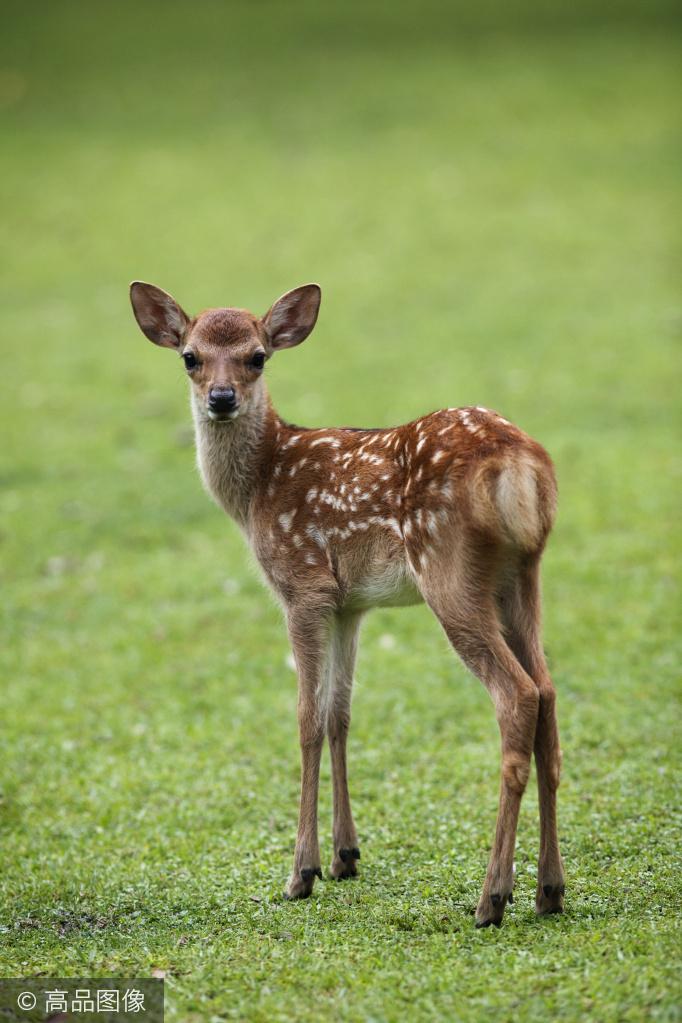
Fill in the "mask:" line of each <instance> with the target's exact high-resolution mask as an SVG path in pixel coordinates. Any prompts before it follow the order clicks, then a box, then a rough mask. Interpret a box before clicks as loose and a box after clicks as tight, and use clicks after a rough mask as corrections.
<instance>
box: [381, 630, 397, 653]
mask: <svg viewBox="0 0 682 1023" xmlns="http://www.w3.org/2000/svg"><path fill="white" fill-rule="evenodd" d="M379 646H380V648H381V649H382V650H395V648H396V646H397V643H396V640H395V636H393V635H391V633H390V632H384V633H383V634H382V635H381V636H379Z"/></svg>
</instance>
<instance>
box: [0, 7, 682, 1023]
mask: <svg viewBox="0 0 682 1023" xmlns="http://www.w3.org/2000/svg"><path fill="white" fill-rule="evenodd" d="M604 6H605V9H604V10H603V11H596V10H595V5H594V4H588V3H587V2H583V3H580V4H578V5H572V6H571V7H569V6H568V5H566V6H565V7H562V8H561V9H560V8H559V7H558V6H555V7H550V6H549V5H543V6H540V5H534V4H532V3H530V0H526V2H524V3H519V4H517V5H516V7H515V12H514V11H512V9H511V8H510V7H508V6H505V7H504V8H501V7H499V8H498V6H497V5H495V4H493V3H491V2H487V3H482V4H476V5H472V7H471V9H469V8H468V7H465V6H464V5H462V4H460V5H457V4H454V5H453V4H447V5H446V4H445V3H443V4H442V5H438V4H436V3H435V2H434V0H425V2H424V3H422V4H420V5H419V14H420V17H419V19H417V18H416V9H415V8H411V9H410V8H408V7H405V8H401V7H395V8H394V7H390V6H388V5H387V6H385V7H379V6H378V5H377V6H371V5H370V6H369V7H368V6H367V5H364V4H363V5H360V4H359V3H358V4H357V5H355V4H351V5H324V4H313V3H312V2H311V3H308V4H297V5H295V6H294V5H291V4H287V5H285V4H281V5H279V4H274V3H269V2H264V3H258V4H250V5H248V4H246V3H244V4H218V3H215V4H214V3H209V2H206V3H202V4H195V5H191V6H190V5H184V4H180V3H166V4H163V5H161V4H156V3H146V4H142V5H139V4H133V3H129V2H122V3H121V2H120V3H117V4H115V5H113V4H112V5H97V6H96V7H93V6H92V5H88V4H85V3H82V4H77V3H65V4H51V5H43V6H35V5H24V4H20V3H19V2H16V3H7V4H5V5H4V8H3V12H4V18H3V36H4V48H3V53H4V56H3V68H2V70H0V118H1V124H2V135H3V154H4V161H3V173H2V180H1V184H0V189H1V192H0V203H1V208H2V219H1V226H0V254H1V256H0V258H1V259H2V261H3V264H4V266H3V272H2V275H1V278H0V279H1V282H2V283H1V284H0V296H1V300H2V310H3V317H2V319H3V348H2V351H3V371H4V372H3V377H4V384H5V393H4V396H3V401H2V405H1V406H0V430H1V435H2V437H3V443H2V450H1V451H0V484H1V489H0V544H1V546H0V551H1V579H0V582H1V591H0V599H1V601H2V612H3V621H2V625H3V634H2V640H1V647H0V675H1V677H2V726H1V729H0V734H1V737H2V750H1V767H0V771H1V774H0V779H1V792H2V801H1V802H0V828H1V830H2V846H1V847H2V869H1V871H0V892H1V895H0V974H2V975H5V976H22V975H37V974H41V975H53V976H60V975H64V974H66V975H71V976H75V975H79V974H81V975H82V974H91V975H94V976H106V975H110V974H112V973H113V974H116V975H121V976H135V975H138V976H147V975H149V974H150V972H151V971H152V970H153V969H161V970H165V971H166V974H167V976H166V986H167V1011H168V1014H169V1017H170V1018H173V1019H178V1020H182V1021H186V1020H187V1021H194V1020H196V1021H199V1020H201V1021H209V1020H223V1019H225V1020H227V1019H239V1020H249V1021H251V1020H255V1021H290V1020H296V1021H299V1020H300V1021H317V1020H321V1019H325V1020H344V1021H351V1020H353V1021H355V1020H358V1021H359V1020H368V1021H376V1023H384V1021H386V1023H389V1021H390V1023H392V1021H398V1020H400V1021H402V1020H406V1019H407V1020H410V1021H413V1020H414V1021H426V1020H443V1019H445V1020H458V1021H460V1020H461V1021H471V1020H485V1019H495V1020H496V1021H506V1020H509V1021H511V1020H546V1019H557V1020H580V1019H588V1018H589V1019H593V1020H598V1021H600V1023H609V1021H614V1023H615V1021H622V1020H629V1021H640V1020H643V1019H654V1020H662V1021H668V1020H675V1019H679V1018H680V1008H679V1007H680V1004H681V1002H682V991H681V989H680V973H679V968H680V956H679V926H680V915H679V909H680V902H681V898H682V885H681V883H680V856H679V849H680V829H679V825H680V803H681V799H680V790H681V786H680V756H679V749H680V740H681V735H680V706H679V704H680V684H679V667H680V642H679V632H680V618H679V610H678V609H679V596H680V595H679V588H678V584H677V583H678V580H677V576H676V571H677V564H678V558H679V554H680V551H681V549H682V543H681V538H680V528H679V499H680V487H679V477H680V468H681V459H680V451H679V429H678V427H679V423H676V421H675V420H676V415H677V407H678V404H679V368H680V362H679V354H678V352H679V349H678V347H677V346H678V345H679V335H680V323H681V322H682V320H681V314H680V305H679V290H678V287H677V279H676V273H679V261H678V260H677V251H676V243H675V234H676V230H677V223H678V217H679V172H678V165H679V151H678V146H677V142H676V136H677V124H676V107H677V102H678V101H677V92H678V84H679V83H678V81H677V74H676V64H677V61H678V60H679V42H678V38H677V35H676V31H677V26H676V24H675V23H674V21H673V20H672V7H670V8H667V7H666V6H665V5H663V4H651V5H648V6H647V7H645V6H644V5H636V4H634V3H632V4H629V3H621V4H620V5H619V9H618V10H617V11H614V8H613V6H611V7H610V8H608V9H607V8H606V5H604ZM609 12H610V13H609ZM676 263H677V265H676ZM134 277H137V278H142V279H146V280H151V281H154V282H156V283H158V284H160V285H161V286H162V287H165V288H167V289H168V290H170V291H172V292H173V293H174V294H175V295H176V297H177V298H178V299H179V300H180V301H181V302H182V303H183V304H184V305H185V306H186V307H187V308H188V309H189V310H191V311H196V310H198V309H199V308H201V307H202V306H204V305H216V304H226V305H229V304H236V305H245V306H247V307H250V308H253V309H255V310H258V311H264V310H265V309H266V308H267V307H268V305H269V304H270V302H271V301H272V300H273V299H274V298H275V297H276V296H277V295H279V294H281V293H282V292H283V291H285V290H286V289H288V288H290V287H293V286H295V285H297V284H300V283H302V282H304V281H307V280H311V279H313V280H319V281H320V282H321V284H322V286H323V291H324V298H323V307H322V313H321V317H320V321H319V324H318V327H317V329H316V332H315V334H314V335H313V338H312V339H311V340H310V341H309V342H308V343H306V344H305V345H303V346H302V347H301V348H300V349H297V350H295V351H292V352H287V353H284V354H283V355H282V356H281V357H278V358H277V359H276V360H275V361H274V362H273V364H272V365H271V367H269V370H268V373H269V377H270V383H271V389H272V393H273V395H274V398H275V401H276V403H277V404H278V406H279V408H280V410H281V412H282V414H283V415H284V416H286V417H287V418H290V419H292V420H294V421H300V422H304V423H309V424H315V423H323V424H337V423H354V424H358V425H361V424H362V425H387V424H392V423H395V422H400V421H403V420H406V419H408V418H410V417H412V416H415V415H417V414H419V413H421V412H425V411H428V410H430V409H433V408H438V407H442V406H450V405H456V404H467V403H474V404H477V403H481V404H485V405H488V406H491V407H494V408H497V409H499V410H500V411H502V412H503V414H504V415H506V416H508V417H511V418H513V419H515V420H516V421H517V422H519V423H520V425H522V426H523V427H524V428H525V429H527V430H528V431H529V432H530V433H532V434H533V435H534V436H536V437H537V438H538V439H539V440H541V441H542V442H543V443H544V444H545V446H546V447H547V448H548V449H549V450H550V452H551V453H552V455H553V456H554V458H555V460H556V464H557V470H558V477H559V483H560V493H561V497H560V515H559V519H558V523H557V527H556V531H555V534H554V536H553V539H552V542H551V544H550V547H549V549H548V551H547V555H546V559H545V574H544V590H545V618H546V629H545V632H546V645H547V648H548V654H549V657H550V662H551V666H552V671H553V675H554V678H555V681H556V684H557V688H558V691H559V714H560V725H561V730H562V740H563V747H564V780H563V784H562V788H561V789H560V793H559V795H560V834H561V838H562V843H563V852H564V858H565V862H566V871H567V885H568V888H567V900H566V903H567V911H566V913H565V915H564V916H563V917H553V918H549V919H542V920H538V919H536V918H535V916H534V913H533V893H534V887H535V877H534V873H535V863H536V856H537V846H538V822H537V810H536V803H535V794H534V786H532V785H531V786H530V787H529V791H528V796H527V798H526V800H525V801H524V805H523V809H522V815H521V821H520V827H519V840H518V848H517V870H518V881H517V900H516V902H515V905H514V906H513V907H511V908H510V909H509V910H508V911H507V914H506V916H505V921H504V925H503V927H502V929H501V930H499V931H498V930H495V929H490V930H487V931H476V930H474V928H473V922H472V916H471V910H472V908H473V906H474V904H475V902H476V899H477V896H478V892H479V888H480V885H481V883H482V879H483V874H484V871H485V864H486V860H487V852H488V848H489V843H490V840H491V837H492V829H493V823H494V814H495V810H496V801H497V784H498V782H497V778H498V768H499V763H498V737H497V731H496V725H495V722H494V715H493V711H492V707H491V706H490V703H489V700H488V697H487V695H486V694H485V692H484V690H483V688H482V687H481V686H480V685H479V683H478V682H476V681H475V680H474V679H473V678H471V677H470V676H469V675H468V674H467V673H466V672H465V671H464V669H463V668H462V667H461V665H460V664H459V663H458V662H456V661H455V659H454V657H453V656H452V655H451V652H450V651H449V649H448V648H447V645H446V643H445V640H444V639H443V638H442V636H441V634H440V633H439V630H438V628H437V626H436V623H435V622H434V621H433V620H432V619H431V618H430V617H429V615H428V614H427V612H426V611H425V610H424V609H423V608H422V609H420V608H416V609H406V610H400V611H390V612H389V611H384V612H376V613H375V614H373V615H372V616H370V617H369V618H368V620H367V622H366V624H365V627H364V631H363V642H362V647H361V655H360V660H359V666H358V673H357V686H356V695H355V700H354V724H353V730H352V734H351V742H350V764H351V793H352V795H353V797H354V808H355V814H356V820H357V823H358V827H359V832H360V840H361V844H362V851H363V859H362V876H361V877H360V878H359V879H358V880H357V881H355V882H349V883H346V884H343V885H337V884H332V883H331V882H329V881H327V882H325V883H321V884H318V885H317V887H316V890H315V894H314V897H313V898H312V899H311V900H310V901H308V902H306V903H301V904H293V905H292V904H287V903H285V902H283V901H282V899H281V896H280V893H281V890H282V888H283V884H284V881H285V879H286V877H287V874H288V871H289V867H290V857H291V853H292V849H293V840H294V832H295V818H296V800H297V791H298V745H297V738H296V733H295V723H294V722H295V688H296V685H295V678H294V675H293V673H292V671H291V669H290V668H289V666H288V664H287V646H286V640H285V634H284V629H283V626H282V622H281V616H280V612H279V611H278V609H277V608H276V607H275V605H274V603H273V601H272V600H271V599H270V597H269V596H268V595H267V593H266V592H265V590H264V589H263V588H262V587H261V584H260V582H259V580H258V578H257V574H256V572H255V571H254V570H253V567H252V566H251V564H250V559H249V556H248V554H247V553H246V551H245V550H244V548H243V545H242V541H241V540H240V538H239V536H238V533H237V530H236V528H235V527H234V526H233V525H232V524H231V523H229V522H228V521H227V520H226V519H225V518H224V517H223V516H222V515H221V513H219V511H218V510H217V509H216V508H214V507H213V506H212V505H211V504H210V502H209V501H208V499H207V498H206V496H205V495H204V494H203V493H202V490H201V487H200V484H199V481H198V477H197V474H196V471H195V469H194V467H193V461H194V456H193V451H192V443H191V435H190V431H189V411H188V403H187V395H186V392H185V384H184V382H183V380H182V374H181V371H180V369H179V366H178V364H177V360H175V359H173V358H172V357H171V356H170V355H169V354H168V353H165V352H162V351H159V350H158V349H154V347H153V346H152V345H150V344H148V343H147V342H146V341H145V340H144V339H143V338H142V336H141V335H140V333H139V332H138V330H137V328H136V327H135V325H134V322H133V319H132V315H131V313H130V310H129V307H128V298H127V283H128V281H129V280H130V279H132V278H134ZM329 789H330V785H329V768H328V764H327V762H326V761H325V765H324V768H323V784H322V796H321V820H322V831H321V839H322V846H323V856H324V857H325V860H327V861H328V858H329V857H330V853H331V848H330V835H329V831H330V827H329V823H328V822H329V817H330V802H331V800H330V793H329Z"/></svg>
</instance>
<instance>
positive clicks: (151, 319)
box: [130, 281, 189, 348]
mask: <svg viewBox="0 0 682 1023" xmlns="http://www.w3.org/2000/svg"><path fill="white" fill-rule="evenodd" d="M130 301H131V303H132V306H133V312H134V313H135V319H136V320H137V322H138V324H139V326H140V330H141V331H142V333H143V334H145V335H146V336H147V337H148V338H149V340H150V341H153V342H154V344H155V345H161V346H162V347H163V348H179V347H180V345H181V344H182V341H183V338H184V336H185V334H186V333H187V327H188V326H189V316H188V315H187V313H186V312H184V310H183V309H181V308H180V306H179V305H178V303H177V302H176V301H175V299H173V298H171V296H170V295H168V294H167V293H166V292H165V291H162V290H161V288H157V287H156V286H155V285H154V284H145V283H144V282H143V281H133V283H132V284H131V285H130Z"/></svg>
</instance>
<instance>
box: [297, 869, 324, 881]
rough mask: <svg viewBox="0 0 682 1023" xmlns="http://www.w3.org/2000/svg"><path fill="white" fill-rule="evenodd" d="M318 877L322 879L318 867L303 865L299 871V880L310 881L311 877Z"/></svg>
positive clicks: (320, 870)
mask: <svg viewBox="0 0 682 1023" xmlns="http://www.w3.org/2000/svg"><path fill="white" fill-rule="evenodd" d="M315 877H319V879H320V881H321V880H322V869H321V868H320V867H304V868H303V870H302V871H301V881H312V880H313V878H315Z"/></svg>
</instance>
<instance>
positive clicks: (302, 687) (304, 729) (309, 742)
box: [284, 606, 330, 899]
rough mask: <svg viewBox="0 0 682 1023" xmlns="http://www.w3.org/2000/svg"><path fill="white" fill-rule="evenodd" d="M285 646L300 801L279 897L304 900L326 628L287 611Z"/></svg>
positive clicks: (311, 857) (315, 865)
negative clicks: (294, 699)
mask: <svg viewBox="0 0 682 1023" xmlns="http://www.w3.org/2000/svg"><path fill="white" fill-rule="evenodd" d="M288 626H289V637H290V640H291V646H292V649H293V652H294V658H295V660H296V668H297V672H298V732H299V740H300V745H301V799H300V805H299V816H298V832H297V835H296V850H295V852H294V865H293V870H292V873H291V877H290V879H289V883H288V885H287V888H286V891H285V893H284V894H285V895H286V897H287V898H289V899H302V898H307V896H308V895H310V894H311V892H312V890H313V885H314V883H315V878H316V877H322V869H321V866H320V846H319V839H318V832H317V797H318V790H319V780H320V758H321V755H322V744H323V742H324V727H325V700H326V692H327V689H328V684H327V683H328V673H329V661H330V624H329V618H328V617H324V616H323V615H322V614H321V613H320V611H319V610H314V609H312V608H311V607H309V606H306V607H302V608H298V607H297V608H289V609H288Z"/></svg>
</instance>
